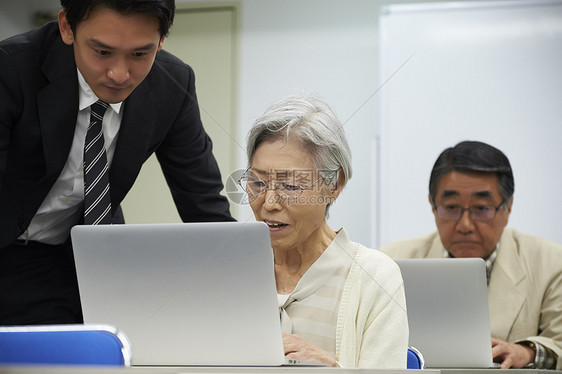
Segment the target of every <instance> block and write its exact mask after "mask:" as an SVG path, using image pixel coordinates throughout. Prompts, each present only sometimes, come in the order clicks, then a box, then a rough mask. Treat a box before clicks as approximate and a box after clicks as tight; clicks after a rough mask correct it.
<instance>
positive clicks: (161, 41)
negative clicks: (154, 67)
mask: <svg viewBox="0 0 562 374" xmlns="http://www.w3.org/2000/svg"><path fill="white" fill-rule="evenodd" d="M164 39H166V36H165V35H162V38H160V43H158V49H157V51H160V50H161V49H162V47H163V46H164Z"/></svg>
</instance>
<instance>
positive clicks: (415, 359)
mask: <svg viewBox="0 0 562 374" xmlns="http://www.w3.org/2000/svg"><path fill="white" fill-rule="evenodd" d="M406 367H407V368H408V369H424V368H425V361H424V359H423V355H422V354H421V352H420V351H418V350H417V349H416V348H414V347H408V362H407V365H406Z"/></svg>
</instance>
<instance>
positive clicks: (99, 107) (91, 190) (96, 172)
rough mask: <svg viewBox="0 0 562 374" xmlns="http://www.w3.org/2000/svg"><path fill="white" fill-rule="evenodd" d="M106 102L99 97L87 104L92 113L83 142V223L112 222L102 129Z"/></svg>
mask: <svg viewBox="0 0 562 374" xmlns="http://www.w3.org/2000/svg"><path fill="white" fill-rule="evenodd" d="M107 107H108V104H107V103H105V102H103V101H101V100H98V101H97V102H95V103H94V104H92V106H91V107H90V109H91V112H92V115H91V117H90V126H89V127H88V132H87V133H86V141H85V143H84V223H85V224H86V225H100V224H111V195H110V193H109V169H108V165H107V156H106V154H105V145H104V139H103V131H102V120H103V114H104V113H105V111H106V109H107Z"/></svg>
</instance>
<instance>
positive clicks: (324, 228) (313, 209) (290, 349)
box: [239, 95, 408, 369]
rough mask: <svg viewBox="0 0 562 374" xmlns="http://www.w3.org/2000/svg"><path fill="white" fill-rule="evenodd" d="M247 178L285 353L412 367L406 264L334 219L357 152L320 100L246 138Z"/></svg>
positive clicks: (276, 111)
mask: <svg viewBox="0 0 562 374" xmlns="http://www.w3.org/2000/svg"><path fill="white" fill-rule="evenodd" d="M247 154H248V169H247V170H246V172H245V173H244V174H243V175H242V177H241V178H240V181H239V183H240V185H241V186H242V187H243V188H244V189H245V190H246V192H247V194H248V199H249V202H250V206H251V208H252V210H253V212H254V215H255V217H256V219H257V220H258V221H263V222H265V223H266V224H267V225H268V226H269V232H270V238H271V246H272V248H273V252H274V259H275V278H276V284H277V294H278V299H279V308H280V315H281V324H282V328H283V343H284V348H285V355H286V357H287V358H289V359H296V360H304V361H314V362H320V363H324V364H328V365H330V366H341V367H350V368H353V367H371V368H398V369H400V368H402V369H404V368H406V354H407V347H408V320H407V316H406V304H405V296H404V285H403V281H402V277H401V274H400V270H399V268H398V266H397V265H396V264H395V263H394V262H393V260H391V259H390V258H389V257H387V256H386V255H384V254H383V253H381V252H379V251H376V250H373V249H368V248H366V247H364V246H363V245H361V244H358V243H354V242H352V241H350V239H349V238H348V235H347V232H346V231H345V230H344V229H343V228H341V229H339V230H337V231H335V230H333V229H332V228H330V227H329V226H328V224H327V222H326V217H327V214H328V209H329V207H330V205H331V204H332V203H333V202H334V201H336V199H337V198H338V196H339V194H340V193H341V191H342V189H343V187H344V186H345V185H346V183H347V181H348V180H349V179H350V178H351V174H352V173H351V152H350V149H349V145H348V143H347V140H346V137H345V134H344V131H343V128H342V126H341V124H340V122H339V120H338V119H337V117H336V115H335V114H334V113H333V111H332V110H331V109H330V107H329V106H328V105H327V104H326V103H325V102H323V101H322V100H321V99H319V98H318V97H316V96H311V95H309V96H298V97H297V96H292V97H288V98H285V99H282V100H280V101H278V102H276V103H275V104H273V105H272V106H270V107H269V108H268V109H267V110H266V112H265V113H264V114H263V116H261V117H260V118H259V119H258V120H257V121H256V122H255V124H254V126H253V127H252V129H251V130H250V133H249V135H248V145H247Z"/></svg>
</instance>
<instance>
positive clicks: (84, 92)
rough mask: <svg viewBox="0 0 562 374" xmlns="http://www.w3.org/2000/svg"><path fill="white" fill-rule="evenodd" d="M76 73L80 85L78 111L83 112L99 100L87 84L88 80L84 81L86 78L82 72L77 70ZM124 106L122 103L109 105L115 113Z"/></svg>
mask: <svg viewBox="0 0 562 374" xmlns="http://www.w3.org/2000/svg"><path fill="white" fill-rule="evenodd" d="M76 71H77V72H78V83H79V88H78V110H83V109H86V108H87V107H89V106H90V105H92V104H93V103H95V102H96V101H98V100H99V98H98V97H97V96H96V94H95V93H94V91H92V89H91V88H90V85H89V84H88V83H86V79H84V76H83V75H82V73H80V70H79V69H78V68H76ZM122 104H123V102H122V101H121V102H119V103H115V104H109V106H110V107H111V109H113V111H114V112H115V113H119V111H120V110H121V105H122Z"/></svg>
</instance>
